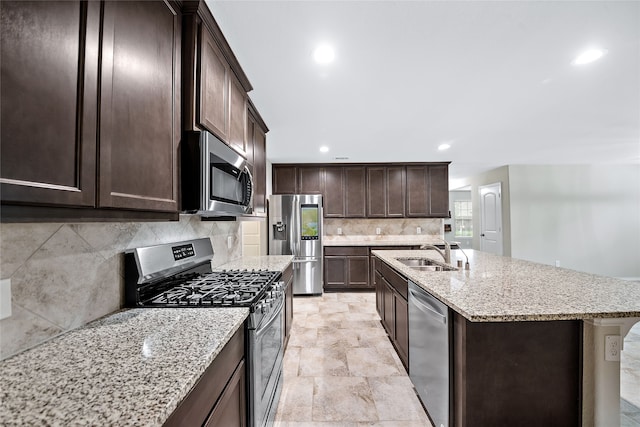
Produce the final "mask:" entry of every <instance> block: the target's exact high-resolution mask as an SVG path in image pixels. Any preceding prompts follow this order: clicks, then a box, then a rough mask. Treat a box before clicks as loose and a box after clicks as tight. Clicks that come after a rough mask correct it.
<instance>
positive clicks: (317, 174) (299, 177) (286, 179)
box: [272, 165, 324, 194]
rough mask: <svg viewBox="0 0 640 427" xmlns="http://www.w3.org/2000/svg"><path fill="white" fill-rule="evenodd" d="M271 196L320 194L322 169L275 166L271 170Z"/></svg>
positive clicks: (322, 182)
mask: <svg viewBox="0 0 640 427" xmlns="http://www.w3.org/2000/svg"><path fill="white" fill-rule="evenodd" d="M272 175H273V194H322V193H323V192H324V168H322V167H315V166H301V167H298V166H293V165H292V166H277V167H275V168H274V169H273V173H272Z"/></svg>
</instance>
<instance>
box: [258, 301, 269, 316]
mask: <svg viewBox="0 0 640 427" xmlns="http://www.w3.org/2000/svg"><path fill="white" fill-rule="evenodd" d="M257 310H259V311H260V313H262V314H264V313H265V312H266V311H267V306H266V305H265V303H263V302H261V303H260V304H258V307H257Z"/></svg>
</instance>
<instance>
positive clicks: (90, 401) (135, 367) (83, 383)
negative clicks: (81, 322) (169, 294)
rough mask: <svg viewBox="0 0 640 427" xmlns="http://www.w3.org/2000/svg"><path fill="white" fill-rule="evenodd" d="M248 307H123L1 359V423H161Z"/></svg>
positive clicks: (174, 407) (247, 312)
mask: <svg viewBox="0 0 640 427" xmlns="http://www.w3.org/2000/svg"><path fill="white" fill-rule="evenodd" d="M248 314H249V310H248V309H247V308H140V309H130V310H125V311H120V312H117V313H115V314H112V315H109V316H107V317H104V318H102V319H99V320H96V321H94V322H91V323H89V324H87V325H85V326H83V327H81V328H78V329H74V330H72V331H70V332H67V333H65V334H63V335H61V336H59V337H56V338H54V339H52V340H49V341H47V342H45V343H43V344H41V345H39V346H37V347H35V348H33V349H31V350H27V351H24V352H22V353H19V354H17V355H15V356H13V357H11V358H8V359H6V360H4V361H2V362H0V425H2V426H38V425H53V426H69V425H83V426H89V425H91V426H119V427H120V426H160V425H162V424H163V423H164V422H165V421H166V420H167V418H168V417H169V416H170V415H171V413H172V412H173V411H174V410H175V409H176V407H177V406H178V403H179V402H180V401H181V400H182V399H183V398H184V397H185V396H186V395H187V393H188V392H189V391H190V390H191V388H192V387H193V386H194V385H195V384H196V382H197V381H198V379H199V378H200V376H201V375H202V374H203V373H204V371H205V369H206V368H207V367H208V366H209V365H210V364H211V362H212V361H213V360H214V359H215V357H216V356H217V355H218V354H219V352H220V351H221V350H222V348H223V347H224V346H225V344H226V343H227V342H228V341H229V339H230V338H231V337H232V336H233V334H234V333H235V332H236V331H237V330H238V328H240V327H243V323H244V320H245V319H246V317H247V316H248Z"/></svg>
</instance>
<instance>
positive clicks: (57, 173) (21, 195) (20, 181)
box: [0, 1, 100, 207]
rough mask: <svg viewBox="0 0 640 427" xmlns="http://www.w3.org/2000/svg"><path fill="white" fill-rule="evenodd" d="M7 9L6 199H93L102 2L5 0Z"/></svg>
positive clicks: (88, 202)
mask: <svg viewBox="0 0 640 427" xmlns="http://www.w3.org/2000/svg"><path fill="white" fill-rule="evenodd" d="M0 15H1V20H2V21H1V31H2V32H1V34H2V37H1V45H0V50H1V51H2V67H1V68H2V71H1V74H2V75H1V78H0V85H1V86H0V93H1V94H2V101H1V109H2V113H1V114H2V117H1V121H2V127H1V136H2V139H1V141H2V143H1V145H0V148H1V155H0V159H1V173H2V177H1V178H0V182H1V183H2V202H3V203H25V204H51V205H58V206H61V205H64V206H85V207H93V206H94V205H95V202H96V163H95V162H96V160H95V159H96V129H97V128H96V126H97V108H98V92H97V87H98V47H99V29H100V4H99V3H97V2H87V3H84V2H80V1H60V2H53V1H52V2H37V3H35V2H29V3H27V2H20V1H2V2H0ZM61 40H64V44H62V43H61V42H60V41H61Z"/></svg>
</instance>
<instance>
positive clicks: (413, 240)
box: [322, 234, 443, 246]
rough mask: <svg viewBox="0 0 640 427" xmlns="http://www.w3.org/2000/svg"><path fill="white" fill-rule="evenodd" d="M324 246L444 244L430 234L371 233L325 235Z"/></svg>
mask: <svg viewBox="0 0 640 427" xmlns="http://www.w3.org/2000/svg"><path fill="white" fill-rule="evenodd" d="M322 239H323V240H322V245H323V246H418V245H424V244H427V243H429V244H443V241H442V239H439V238H437V237H436V236H433V235H430V234H415V235H411V234H408V235H388V234H386V235H371V236H345V235H340V236H323V238H322Z"/></svg>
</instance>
